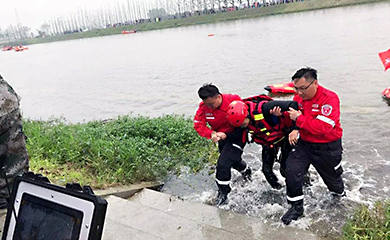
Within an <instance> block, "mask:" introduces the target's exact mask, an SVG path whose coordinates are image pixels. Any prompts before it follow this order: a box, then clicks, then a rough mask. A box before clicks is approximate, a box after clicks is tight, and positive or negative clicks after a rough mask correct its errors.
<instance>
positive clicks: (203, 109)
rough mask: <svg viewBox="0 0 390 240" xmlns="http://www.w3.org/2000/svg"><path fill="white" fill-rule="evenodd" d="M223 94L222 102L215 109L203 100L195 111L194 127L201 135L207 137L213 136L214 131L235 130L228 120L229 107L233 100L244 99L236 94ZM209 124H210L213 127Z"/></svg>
mask: <svg viewBox="0 0 390 240" xmlns="http://www.w3.org/2000/svg"><path fill="white" fill-rule="evenodd" d="M221 95H222V104H221V106H219V107H218V108H217V109H214V110H213V109H211V108H209V107H207V106H206V105H204V103H203V102H201V103H200V104H199V108H198V110H197V111H196V113H195V117H194V128H195V130H196V132H197V133H198V134H199V135H200V136H202V137H205V138H207V139H210V138H211V133H212V132H213V131H216V132H224V133H230V132H232V131H233V130H234V127H233V126H232V125H231V124H230V123H229V122H228V121H227V108H228V106H229V104H230V103H231V102H233V101H236V100H240V101H242V99H241V97H240V96H238V95H235V94H221ZM207 124H208V125H210V127H211V129H210V128H209V127H208V126H207Z"/></svg>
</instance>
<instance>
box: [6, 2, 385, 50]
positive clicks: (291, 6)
mask: <svg viewBox="0 0 390 240" xmlns="http://www.w3.org/2000/svg"><path fill="white" fill-rule="evenodd" d="M386 1H390V0H310V1H303V2H293V3H287V4H279V5H272V6H268V7H261V8H253V9H245V10H238V11H232V12H221V13H216V14H209V15H202V16H194V17H189V18H182V19H172V20H167V21H161V22H154V23H144V24H139V25H130V26H123V27H117V28H107V29H100V30H93V31H88V32H81V33H74V34H66V35H61V36H53V37H46V38H34V39H28V40H25V41H20V42H17V43H16V42H14V43H12V44H11V45H18V44H23V45H25V44H37V43H46V42H54V41H65V40H73V39H81V38H90V37H98V36H107V35H113V34H120V33H121V31H122V30H132V29H136V30H137V31H138V32H141V31H149V30H157V29H165V28H173V27H181V26H191V25H197V24H207V23H216V22H223V21H229V20H237V19H245V18H256V17H262V16H269V15H276V14H285V13H293V12H302V11H311V10H318V9H326V8H334V7H342V6H350V5H357V4H369V3H375V2H386ZM4 45H6V44H4Z"/></svg>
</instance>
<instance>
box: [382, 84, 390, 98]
mask: <svg viewBox="0 0 390 240" xmlns="http://www.w3.org/2000/svg"><path fill="white" fill-rule="evenodd" d="M382 97H383V98H385V99H386V100H390V87H387V88H385V90H383V92H382Z"/></svg>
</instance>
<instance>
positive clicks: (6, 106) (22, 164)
mask: <svg viewBox="0 0 390 240" xmlns="http://www.w3.org/2000/svg"><path fill="white" fill-rule="evenodd" d="M19 102H20V98H19V96H18V95H17V94H16V92H15V91H14V89H13V88H12V87H11V86H10V85H9V84H8V83H7V82H6V81H5V80H4V79H3V77H2V76H1V75H0V167H1V169H0V208H4V207H6V202H5V199H6V198H9V190H12V184H13V181H14V179H15V178H16V177H17V176H19V175H22V174H23V173H24V172H27V171H28V167H29V165H28V162H29V158H28V154H27V149H26V136H25V135H24V132H23V128H22V115H21V113H20V109H19ZM5 176H6V177H5ZM7 183H8V186H7ZM8 187H9V190H8Z"/></svg>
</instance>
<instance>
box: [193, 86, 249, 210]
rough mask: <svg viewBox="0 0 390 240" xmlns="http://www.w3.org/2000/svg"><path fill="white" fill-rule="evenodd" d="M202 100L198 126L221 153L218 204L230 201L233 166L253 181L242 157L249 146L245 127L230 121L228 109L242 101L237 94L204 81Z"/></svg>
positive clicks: (197, 115) (201, 134)
mask: <svg viewBox="0 0 390 240" xmlns="http://www.w3.org/2000/svg"><path fill="white" fill-rule="evenodd" d="M198 95H199V97H200V98H201V99H202V102H201V103H200V104H199V108H198V110H197V111H196V114H195V117H194V128H195V130H196V132H197V133H198V134H199V135H200V136H201V137H205V138H207V139H211V141H212V142H214V143H216V142H218V149H219V152H220V155H219V158H218V162H217V170H216V183H217V186H218V195H217V198H216V204H217V205H221V204H224V203H226V200H227V195H228V193H229V192H230V190H231V188H230V178H231V172H230V171H231V168H234V169H236V170H237V171H239V172H240V173H241V174H242V175H243V177H244V179H248V180H250V178H251V173H252V171H251V169H250V168H249V167H248V166H247V164H246V163H245V161H243V160H242V158H241V155H242V152H243V149H244V146H245V143H246V141H245V139H243V138H245V136H244V130H243V129H242V128H234V127H233V126H232V125H230V123H229V122H228V120H227V108H228V106H229V104H230V103H231V102H232V101H234V100H242V99H241V97H240V96H238V95H234V94H222V93H220V92H219V90H218V88H217V87H216V86H214V85H212V84H204V85H203V86H202V87H201V88H199V90H198Z"/></svg>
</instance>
